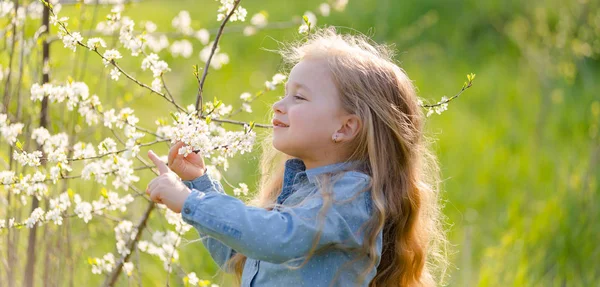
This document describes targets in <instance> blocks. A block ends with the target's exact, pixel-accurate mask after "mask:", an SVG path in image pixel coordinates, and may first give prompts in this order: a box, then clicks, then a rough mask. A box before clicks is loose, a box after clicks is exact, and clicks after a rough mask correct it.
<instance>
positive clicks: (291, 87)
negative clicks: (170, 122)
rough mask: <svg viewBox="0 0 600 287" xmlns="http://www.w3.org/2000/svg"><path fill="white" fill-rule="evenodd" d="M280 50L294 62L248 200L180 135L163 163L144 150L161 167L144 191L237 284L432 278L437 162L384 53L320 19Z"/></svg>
mask: <svg viewBox="0 0 600 287" xmlns="http://www.w3.org/2000/svg"><path fill="white" fill-rule="evenodd" d="M282 55H283V56H284V59H285V60H287V62H288V63H290V64H293V65H294V67H293V69H292V70H291V72H290V74H289V78H288V82H287V84H286V94H285V97H283V98H282V99H281V100H279V101H278V102H276V103H275V104H274V105H273V113H274V116H273V125H274V130H273V133H272V141H269V143H268V144H267V145H265V147H264V148H265V151H264V153H263V157H262V159H261V167H262V178H261V182H260V191H259V193H258V196H257V198H256V199H255V200H254V201H253V204H252V206H249V205H246V204H244V203H243V202H242V201H240V200H239V199H237V198H235V197H231V196H228V195H226V194H225V193H224V192H223V188H222V186H221V184H220V183H219V182H218V181H215V180H213V179H211V177H210V176H209V175H208V174H207V173H206V169H205V166H204V161H203V160H202V157H201V155H197V154H195V153H190V154H189V155H188V156H187V157H185V158H184V157H183V156H182V155H179V154H178V150H179V149H180V148H181V147H183V146H184V144H183V143H181V142H177V143H176V144H175V145H173V146H172V147H171V150H170V152H169V156H168V159H169V162H168V167H167V166H166V165H165V164H164V163H163V162H161V161H160V160H159V159H158V157H157V156H156V155H155V154H154V153H153V152H152V151H150V152H149V153H148V156H149V157H150V158H151V159H152V160H153V162H154V163H155V164H156V165H157V167H158V168H159V170H160V171H161V175H160V176H159V177H157V178H155V179H153V180H152V181H151V182H150V184H149V185H148V190H147V192H148V193H149V194H150V195H151V198H152V200H154V201H156V202H160V203H164V204H166V205H167V207H169V208H170V209H172V210H173V211H175V212H182V217H183V219H184V220H185V221H186V222H188V223H189V224H191V225H193V226H194V227H195V228H196V229H197V231H198V232H199V234H200V236H201V237H202V242H203V243H204V245H205V246H206V248H207V249H208V251H209V252H210V254H211V255H212V257H213V259H214V260H215V261H216V262H217V264H218V265H219V266H220V267H221V268H222V269H223V270H225V271H227V272H235V273H236V274H237V275H238V278H240V277H241V285H242V286H432V285H436V284H439V281H437V279H438V277H439V276H438V275H439V274H437V273H438V272H435V271H436V270H437V271H439V270H441V271H443V270H444V267H445V264H444V263H445V258H444V256H442V254H443V252H442V250H440V248H439V247H443V246H442V244H440V243H444V242H445V235H444V232H443V229H442V228H441V224H440V210H439V209H440V207H439V203H438V195H437V177H436V176H437V174H438V169H437V165H436V161H435V158H434V156H433V155H432V154H431V153H430V152H429V150H428V148H427V144H426V141H425V140H424V137H423V133H422V129H423V121H424V117H423V114H422V111H421V108H420V107H419V105H418V99H417V96H416V94H415V90H414V87H413V85H412V84H411V81H410V79H409V78H408V77H407V76H406V74H405V73H404V71H403V70H402V69H401V68H399V67H398V66H397V65H396V64H394V62H393V60H392V56H393V55H392V53H391V51H390V50H389V49H387V48H386V47H384V46H379V45H374V44H371V43H370V42H369V40H368V38H366V37H365V36H355V35H341V34H338V33H337V32H336V31H335V29H333V28H327V29H322V30H317V31H316V32H315V33H313V34H311V36H309V39H308V40H307V41H305V42H301V43H299V44H294V45H292V46H290V47H287V48H285V49H284V50H283V51H282ZM271 142H272V145H271ZM171 171H172V172H171ZM173 172H175V173H176V174H177V175H178V176H179V178H181V179H182V180H183V181H180V180H179V179H178V178H177V176H176V175H175V174H174V173H173ZM442 277H443V276H442Z"/></svg>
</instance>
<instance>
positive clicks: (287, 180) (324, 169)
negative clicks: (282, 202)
mask: <svg viewBox="0 0 600 287" xmlns="http://www.w3.org/2000/svg"><path fill="white" fill-rule="evenodd" d="M355 163H357V161H349V162H337V163H333V164H328V165H324V166H319V167H315V168H310V169H306V165H304V162H303V161H302V160H301V159H299V158H292V159H288V160H287V161H286V162H285V171H284V178H283V180H284V185H285V186H287V185H291V184H292V183H293V180H294V178H295V177H296V175H298V174H299V173H305V174H306V177H307V178H308V181H309V182H310V183H315V179H316V178H317V177H318V176H319V175H321V174H324V173H333V172H338V171H341V170H344V169H347V168H348V167H350V166H352V165H353V164H355Z"/></svg>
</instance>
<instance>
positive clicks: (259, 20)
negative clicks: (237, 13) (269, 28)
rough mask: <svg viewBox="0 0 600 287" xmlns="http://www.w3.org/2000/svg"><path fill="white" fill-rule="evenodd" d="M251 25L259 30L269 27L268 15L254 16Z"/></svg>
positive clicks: (258, 14)
mask: <svg viewBox="0 0 600 287" xmlns="http://www.w3.org/2000/svg"><path fill="white" fill-rule="evenodd" d="M250 23H251V24H252V25H254V26H256V27H258V28H263V27H265V26H266V25H267V15H266V13H265V12H260V13H256V14H254V16H252V18H251V19H250Z"/></svg>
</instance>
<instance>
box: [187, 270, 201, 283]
mask: <svg viewBox="0 0 600 287" xmlns="http://www.w3.org/2000/svg"><path fill="white" fill-rule="evenodd" d="M186 278H187V280H188V283H189V284H190V285H192V286H196V285H198V282H199V281H200V280H199V279H198V276H196V273H195V272H192V273H190V274H188V275H187V276H186Z"/></svg>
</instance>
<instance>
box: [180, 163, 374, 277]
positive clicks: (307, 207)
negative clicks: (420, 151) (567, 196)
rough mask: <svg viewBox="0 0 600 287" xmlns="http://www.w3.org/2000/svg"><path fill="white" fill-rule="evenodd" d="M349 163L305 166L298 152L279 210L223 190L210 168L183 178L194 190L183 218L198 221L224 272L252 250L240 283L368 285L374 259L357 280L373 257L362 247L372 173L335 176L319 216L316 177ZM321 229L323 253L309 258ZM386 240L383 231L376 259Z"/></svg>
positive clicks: (287, 165) (196, 224) (288, 167)
mask: <svg viewBox="0 0 600 287" xmlns="http://www.w3.org/2000/svg"><path fill="white" fill-rule="evenodd" d="M349 164H350V163H335V164H331V165H326V166H321V167H317V168H313V169H308V170H306V168H305V165H304V163H303V162H302V160H300V159H297V158H294V159H290V160H288V161H286V163H285V171H284V179H283V181H284V182H283V188H282V191H281V194H280V195H279V197H278V198H277V203H278V204H280V206H277V207H276V208H274V209H273V210H267V209H264V208H258V207H251V206H247V205H245V204H244V203H243V202H242V201H241V200H239V199H237V198H235V197H232V196H229V195H227V194H225V193H224V191H223V187H222V186H221V184H220V183H219V182H218V181H216V180H213V179H211V178H210V176H209V175H208V174H205V175H203V176H201V177H198V178H196V179H194V180H192V181H183V182H184V184H186V185H187V186H188V187H189V188H190V189H191V190H192V193H191V194H190V195H189V196H188V198H187V199H186V201H185V203H184V205H183V208H182V213H181V214H182V218H183V220H184V221H185V222H187V223H189V224H191V225H192V226H194V227H195V228H196V230H197V231H198V233H199V234H200V237H201V240H202V242H203V244H204V245H205V246H206V248H207V249H208V251H209V252H210V254H211V256H212V258H213V259H214V260H215V262H216V263H217V264H218V265H219V266H220V267H221V269H223V270H224V271H226V272H231V271H232V270H228V269H227V266H226V265H225V263H226V262H227V260H228V259H229V258H231V256H232V255H234V254H235V253H236V252H239V253H241V254H244V255H246V257H247V260H246V263H245V265H244V270H243V273H242V282H241V286H368V283H369V282H370V281H371V279H373V277H374V276H375V273H376V269H377V268H376V266H375V267H374V268H372V270H369V271H368V272H367V273H366V276H365V277H363V278H364V279H363V280H362V282H361V284H358V283H357V281H358V278H359V275H360V274H364V273H363V272H364V271H365V270H366V267H367V266H368V262H370V261H369V258H368V257H367V256H366V255H364V252H360V251H359V250H361V249H360V248H361V246H362V244H363V241H364V236H365V232H364V228H365V227H366V226H365V223H366V222H367V221H368V220H369V219H370V216H371V212H372V204H371V195H370V188H369V184H370V181H371V178H370V177H369V176H368V175H366V174H364V173H361V172H358V171H347V172H344V173H343V174H342V175H341V177H340V178H339V179H338V180H337V181H334V182H333V189H332V195H333V196H332V199H333V202H332V204H331V205H330V206H329V208H327V209H326V213H325V214H324V215H319V211H320V210H321V208H322V207H323V196H322V193H321V192H319V191H317V188H316V180H317V176H319V175H321V174H324V173H336V172H342V171H344V167H347V165H349ZM365 190H366V191H365ZM363 191H364V192H363ZM319 232H321V233H320V237H319V241H318V243H317V245H316V248H317V249H316V250H317V252H316V253H314V254H313V255H312V256H311V257H310V258H309V260H308V261H307V262H304V261H305V260H304V259H305V258H306V255H307V254H308V253H309V251H310V250H311V249H312V248H313V246H314V243H315V238H316V236H317V235H319ZM381 244H382V233H381V232H380V233H379V235H378V238H377V241H376V247H377V254H376V256H377V258H378V259H377V264H379V258H380V256H381ZM339 246H343V248H339ZM321 247H326V248H321ZM348 248H349V249H348ZM352 248H358V249H352ZM303 263H305V264H304V265H302V266H301V264H303ZM298 266H300V267H299V268H297V267H298ZM290 267H296V268H290ZM338 271H339V272H338Z"/></svg>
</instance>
